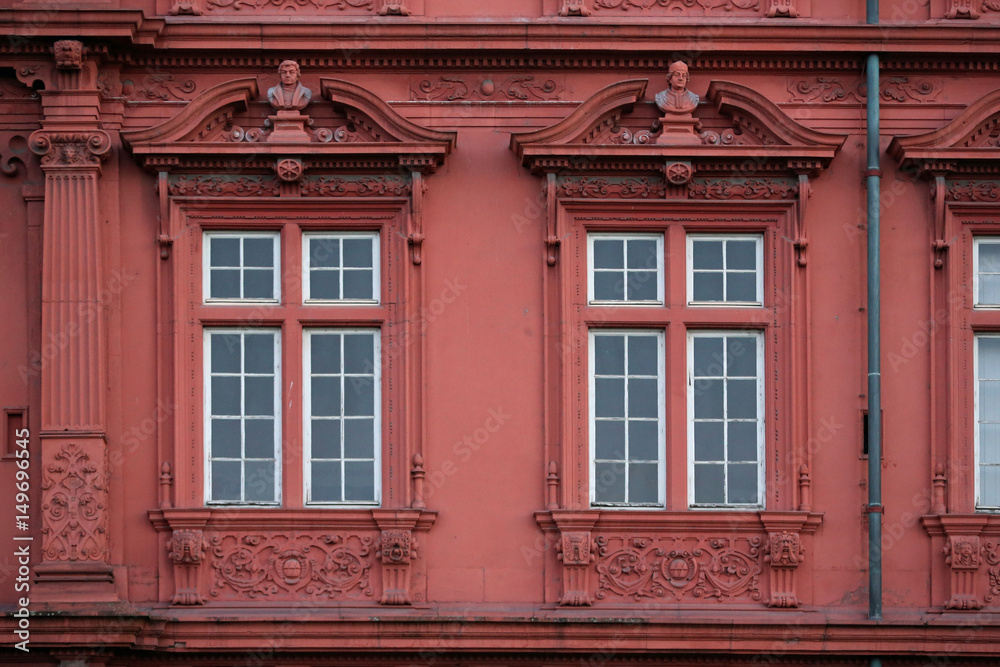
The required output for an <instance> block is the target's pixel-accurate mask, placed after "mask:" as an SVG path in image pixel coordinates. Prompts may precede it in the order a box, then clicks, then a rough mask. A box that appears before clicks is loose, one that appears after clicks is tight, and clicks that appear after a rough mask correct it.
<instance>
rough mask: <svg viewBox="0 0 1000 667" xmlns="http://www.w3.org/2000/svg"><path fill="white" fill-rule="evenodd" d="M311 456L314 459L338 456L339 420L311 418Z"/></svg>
mask: <svg viewBox="0 0 1000 667" xmlns="http://www.w3.org/2000/svg"><path fill="white" fill-rule="evenodd" d="M311 443H312V457H313V458H314V459H338V458H340V420H339V419H313V420H312V440H311Z"/></svg>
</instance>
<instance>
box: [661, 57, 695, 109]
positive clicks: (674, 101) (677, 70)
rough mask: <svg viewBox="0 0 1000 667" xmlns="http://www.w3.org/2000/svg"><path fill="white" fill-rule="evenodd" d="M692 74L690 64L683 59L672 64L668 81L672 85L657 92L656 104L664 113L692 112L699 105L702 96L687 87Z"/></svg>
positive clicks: (668, 72)
mask: <svg viewBox="0 0 1000 667" xmlns="http://www.w3.org/2000/svg"><path fill="white" fill-rule="evenodd" d="M689 79H690V74H689V73H688V66H687V65H685V64H684V63H683V62H681V61H679V60H678V61H677V62H675V63H673V64H672V65H670V67H669V69H668V70H667V83H669V84H670V87H669V88H667V89H666V90H662V91H660V92H658V93H657V94H656V106H657V107H659V108H660V111H662V112H663V113H664V114H690V113H691V112H692V111H694V110H695V108H696V107H697V106H698V102H699V101H700V98H699V97H698V96H697V95H695V94H694V93H692V92H691V91H690V90H688V89H687V85H688V80H689Z"/></svg>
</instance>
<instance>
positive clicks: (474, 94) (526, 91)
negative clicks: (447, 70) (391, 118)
mask: <svg viewBox="0 0 1000 667" xmlns="http://www.w3.org/2000/svg"><path fill="white" fill-rule="evenodd" d="M417 88H418V89H419V90H411V91H410V95H411V97H412V99H415V100H433V101H441V100H447V101H449V102H452V101H455V100H483V101H492V100H510V101H518V100H558V99H560V95H561V93H562V89H561V88H560V87H559V85H558V84H557V83H556V82H555V81H553V80H552V79H545V80H541V81H536V80H535V77H534V76H531V75H530V74H529V75H518V76H510V77H507V78H506V79H505V80H504V81H503V82H501V83H500V84H499V85H497V83H496V82H495V81H494V80H493V78H491V77H487V78H484V79H480V80H479V82H478V83H477V84H476V83H470V80H467V79H465V78H462V77H457V76H442V77H438V80H437V81H431V80H430V79H424V80H423V81H421V82H420V84H419V85H418V86H417Z"/></svg>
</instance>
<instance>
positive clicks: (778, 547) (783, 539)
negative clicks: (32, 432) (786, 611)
mask: <svg viewBox="0 0 1000 667" xmlns="http://www.w3.org/2000/svg"><path fill="white" fill-rule="evenodd" d="M804 560H805V547H803V546H802V536H801V535H800V534H799V532H798V531H797V530H778V531H773V532H772V531H768V533H767V545H766V546H765V548H764V561H765V562H766V563H767V564H768V566H769V567H770V568H771V573H770V574H771V577H770V595H769V596H768V599H767V600H766V604H767V606H768V607H778V608H788V607H798V606H799V599H798V594H797V591H796V588H795V570H796V569H798V567H799V565H800V564H802V562H803V561H804Z"/></svg>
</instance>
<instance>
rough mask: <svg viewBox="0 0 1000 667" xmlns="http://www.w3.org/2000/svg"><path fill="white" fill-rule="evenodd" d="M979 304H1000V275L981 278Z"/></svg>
mask: <svg viewBox="0 0 1000 667" xmlns="http://www.w3.org/2000/svg"><path fill="white" fill-rule="evenodd" d="M979 303H980V304H983V305H991V306H992V305H997V304H1000V275H984V276H979Z"/></svg>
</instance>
